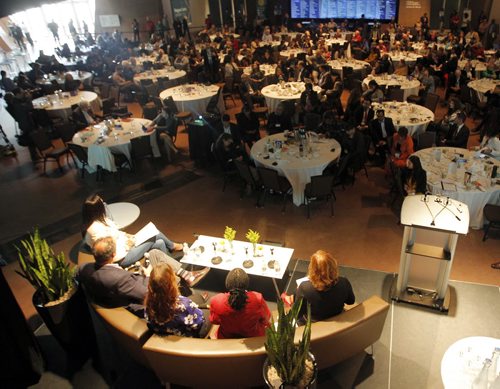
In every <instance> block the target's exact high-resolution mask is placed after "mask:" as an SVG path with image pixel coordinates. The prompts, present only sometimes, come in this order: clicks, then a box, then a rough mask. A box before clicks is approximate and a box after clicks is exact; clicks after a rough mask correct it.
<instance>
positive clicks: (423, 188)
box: [403, 155, 427, 195]
mask: <svg viewBox="0 0 500 389" xmlns="http://www.w3.org/2000/svg"><path fill="white" fill-rule="evenodd" d="M403 183H404V189H405V193H406V195H414V194H417V193H425V192H427V173H426V171H425V170H424V169H423V167H422V163H421V162H420V158H419V157H417V156H416V155H411V156H410V157H409V158H408V159H407V160H406V169H405V172H404V181H403Z"/></svg>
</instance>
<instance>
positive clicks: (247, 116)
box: [236, 103, 260, 148]
mask: <svg viewBox="0 0 500 389" xmlns="http://www.w3.org/2000/svg"><path fill="white" fill-rule="evenodd" d="M236 122H237V123H238V127H239V128H240V133H241V139H242V140H243V142H245V143H246V144H247V145H248V147H250V148H251V147H252V145H253V144H254V142H257V141H258V140H259V139H260V133H259V127H260V124H259V118H258V117H257V115H256V114H255V113H254V112H252V109H251V108H250V105H249V104H248V103H244V104H243V108H242V109H241V112H240V113H238V114H237V115H236Z"/></svg>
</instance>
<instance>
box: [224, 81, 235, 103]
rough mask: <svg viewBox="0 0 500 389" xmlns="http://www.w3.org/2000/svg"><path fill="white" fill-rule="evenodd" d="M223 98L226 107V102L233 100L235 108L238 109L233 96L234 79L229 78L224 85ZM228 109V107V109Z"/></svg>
mask: <svg viewBox="0 0 500 389" xmlns="http://www.w3.org/2000/svg"><path fill="white" fill-rule="evenodd" d="M222 98H223V100H224V106H225V105H226V100H231V101H232V102H233V106H234V107H236V101H235V100H234V96H233V78H232V77H227V78H226V80H225V83H224V87H223V88H222ZM226 109H227V107H226Z"/></svg>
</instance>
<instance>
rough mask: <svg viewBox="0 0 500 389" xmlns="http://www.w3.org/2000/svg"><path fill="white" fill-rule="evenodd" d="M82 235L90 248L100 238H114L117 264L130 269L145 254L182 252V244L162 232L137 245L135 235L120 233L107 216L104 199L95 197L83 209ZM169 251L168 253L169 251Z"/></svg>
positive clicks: (87, 201)
mask: <svg viewBox="0 0 500 389" xmlns="http://www.w3.org/2000/svg"><path fill="white" fill-rule="evenodd" d="M82 217H83V228H82V235H83V236H84V238H85V243H87V244H88V245H89V246H90V247H92V246H93V244H94V242H95V241H96V240H97V239H99V238H104V237H113V238H114V239H115V241H116V256H115V262H116V263H119V264H120V266H122V267H128V266H130V265H132V264H134V263H135V262H137V261H138V260H140V259H141V258H142V257H143V256H144V253H146V252H148V251H150V250H152V249H158V250H161V251H163V252H165V253H169V251H179V250H182V245H181V244H180V243H174V242H172V241H171V240H170V239H168V238H167V237H166V236H165V235H164V234H162V233H161V232H160V233H159V234H158V235H156V236H154V237H152V238H151V239H150V240H148V241H146V242H144V243H141V244H139V245H137V246H136V245H135V237H134V235H130V234H127V233H126V232H123V231H120V230H119V229H118V227H117V226H116V224H115V223H114V222H113V221H112V220H111V219H109V217H108V215H106V206H105V204H104V201H103V200H102V198H101V197H100V196H98V195H93V196H90V197H89V198H87V200H85V203H84V204H83V208H82ZM167 250H168V251H167Z"/></svg>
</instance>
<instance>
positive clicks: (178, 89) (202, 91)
mask: <svg viewBox="0 0 500 389" xmlns="http://www.w3.org/2000/svg"><path fill="white" fill-rule="evenodd" d="M218 91H219V87H218V86H217V85H202V84H185V85H179V86H174V87H172V88H168V89H165V90H164V91H162V92H161V93H160V99H162V100H163V99H165V98H167V97H169V96H172V99H173V100H174V101H192V100H199V99H205V98H208V97H213V96H215V95H216V94H217V92H218Z"/></svg>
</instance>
